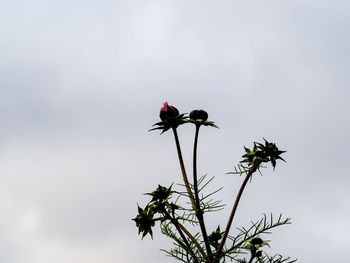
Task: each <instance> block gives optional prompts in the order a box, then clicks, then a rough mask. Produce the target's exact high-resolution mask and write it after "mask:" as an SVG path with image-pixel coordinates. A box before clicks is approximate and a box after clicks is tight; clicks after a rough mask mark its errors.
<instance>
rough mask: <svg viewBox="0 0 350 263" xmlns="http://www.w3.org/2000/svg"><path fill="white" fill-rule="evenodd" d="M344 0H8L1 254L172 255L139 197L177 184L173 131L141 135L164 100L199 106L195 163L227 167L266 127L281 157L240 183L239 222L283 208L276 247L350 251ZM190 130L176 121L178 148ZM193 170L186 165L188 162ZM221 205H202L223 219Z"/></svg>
mask: <svg viewBox="0 0 350 263" xmlns="http://www.w3.org/2000/svg"><path fill="white" fill-rule="evenodd" d="M349 13H350V2H349V1H345V0H343V1H342V0H332V1H330V0H329V1H327V0H324V1H323V0H317V1H316V0H309V1H301V0H293V1H292V0H285V1H261V0H259V1H234V0H232V1H205V0H202V1H188V0H187V1H182V0H176V1H175V0H174V1H169V0H161V1H155V0H149V1H118V0H114V1H109V0H102V1H90V0H88V1H81V0H73V1H65V0H61V1H56V0H52V1H44V0H41V1H40V0H32V1H18V0H13V1H3V2H2V4H1V9H0V122H1V129H0V262H6V263H77V262H84V263H97V262H103V263H112V262H113V263H115V262H118V263H119V262H120V263H139V262H154V263H160V262H162V263H165V262H169V263H170V262H174V260H172V259H171V258H168V257H166V256H165V255H164V254H163V253H162V252H160V251H159V248H167V247H169V245H170V242H169V241H168V240H166V239H165V238H164V237H162V236H161V234H160V233H159V231H158V229H155V234H154V240H151V239H150V238H148V237H147V238H145V239H144V240H143V241H141V240H140V236H138V235H137V229H136V227H135V223H134V222H133V221H131V220H130V219H131V218H133V217H135V215H136V213H137V209H136V208H137V206H136V203H137V202H139V203H140V204H143V205H144V204H145V203H146V201H147V198H145V196H143V195H142V193H145V192H149V191H152V190H153V189H154V188H155V187H156V186H157V184H158V183H160V184H163V185H170V184H171V183H172V182H180V180H181V176H180V170H179V167H178V162H177V159H176V151H175V146H174V142H173V138H172V136H171V134H170V133H166V134H164V135H162V136H159V135H158V133H157V132H153V133H150V132H147V130H148V129H150V128H151V125H152V124H153V123H155V122H157V121H158V113H159V109H160V107H161V106H162V103H163V102H164V101H168V102H169V103H170V104H171V105H175V106H176V107H177V108H178V109H179V110H180V111H181V112H189V111H191V110H193V109H196V108H203V109H205V110H207V111H208V113H209V119H210V120H213V121H215V122H216V123H217V125H218V126H220V129H211V128H206V129H203V130H202V131H201V138H200V144H199V160H198V162H199V173H201V174H204V173H208V174H209V175H210V176H213V175H215V176H216V180H215V184H217V185H218V186H222V185H224V186H225V188H224V190H223V191H222V193H220V194H219V196H218V197H222V198H223V199H224V202H225V203H227V204H228V206H229V207H230V206H231V205H232V203H233V197H234V194H235V193H236V190H237V188H238V187H239V185H240V182H241V180H242V179H241V178H239V177H235V176H229V175H226V174H225V173H226V172H229V171H231V170H232V169H233V167H234V165H235V164H237V163H238V162H239V161H240V156H241V155H242V154H243V145H245V146H248V147H249V146H251V144H252V142H253V141H261V140H262V138H263V137H264V138H266V139H268V140H271V141H275V142H276V144H277V145H278V146H279V147H280V148H281V149H283V150H287V151H288V152H287V153H286V154H285V159H286V160H287V163H279V164H278V165H277V167H276V170H275V172H272V171H271V168H268V169H265V170H264V176H263V177H260V176H256V177H255V178H254V180H253V182H252V183H251V184H249V185H248V188H247V189H246V192H245V195H244V196H243V199H242V202H241V204H240V207H239V210H238V215H237V220H236V221H235V222H234V224H235V226H241V225H242V224H243V225H244V224H245V225H246V224H248V223H249V221H250V220H255V219H259V217H260V216H261V215H262V213H264V212H265V213H269V212H273V213H275V214H276V215H278V214H279V213H280V212H282V213H283V214H284V215H285V216H288V217H291V218H292V221H293V224H292V225H290V226H287V227H282V228H281V229H278V230H277V231H276V232H275V234H273V236H272V237H270V239H271V240H272V243H271V247H272V248H271V253H274V252H278V253H282V254H283V255H286V256H288V255H289V256H291V257H293V258H298V259H299V262H318V263H325V262H337V263H347V262H349V249H348V245H349V244H350V224H349V222H350V221H349V219H350V206H349V204H348V202H349V197H350V193H349V190H348V188H349V185H350V177H349V172H348V164H349V154H348V149H349V143H350V139H349V134H350V125H349V116H348V114H349V110H350V106H349V103H348V100H349V97H350V94H349V93H350V92H349V88H348V83H349V81H350V52H349V46H350V39H349V36H350V32H349V31H350V29H349V27H350V16H349ZM193 133H194V130H193V127H191V126H190V125H188V126H186V127H181V129H180V130H179V134H180V137H181V140H182V145H183V150H184V155H185V158H186V160H189V159H190V158H191V147H192V140H193ZM188 168H190V167H189V163H188ZM229 207H228V208H227V210H225V211H223V212H221V213H220V214H219V215H213V216H210V217H208V220H209V225H212V227H213V228H214V227H215V228H216V226H217V224H222V225H224V224H225V220H226V219H225V218H226V217H227V216H228V213H229V210H230V209H229Z"/></svg>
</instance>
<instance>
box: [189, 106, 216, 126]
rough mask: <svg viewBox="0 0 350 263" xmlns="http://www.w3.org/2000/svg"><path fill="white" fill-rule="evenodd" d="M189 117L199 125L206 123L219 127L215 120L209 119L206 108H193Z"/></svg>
mask: <svg viewBox="0 0 350 263" xmlns="http://www.w3.org/2000/svg"><path fill="white" fill-rule="evenodd" d="M189 117H190V119H189V120H188V121H189V122H191V123H193V124H195V125H196V126H198V127H199V126H201V125H204V126H212V127H215V128H218V126H216V125H215V124H214V122H213V121H208V113H207V112H206V111H204V110H193V111H191V113H190V116H189Z"/></svg>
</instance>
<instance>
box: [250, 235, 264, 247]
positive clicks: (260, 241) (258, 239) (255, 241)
mask: <svg viewBox="0 0 350 263" xmlns="http://www.w3.org/2000/svg"><path fill="white" fill-rule="evenodd" d="M250 243H252V244H253V245H261V244H262V243H264V241H263V240H262V239H261V238H259V237H256V238H253V239H252V241H251V242H250Z"/></svg>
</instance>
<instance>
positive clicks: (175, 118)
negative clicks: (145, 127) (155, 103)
mask: <svg viewBox="0 0 350 263" xmlns="http://www.w3.org/2000/svg"><path fill="white" fill-rule="evenodd" d="M159 117H160V119H161V120H162V121H161V122H157V123H156V124H153V126H156V127H155V128H153V129H150V131H153V130H162V133H163V132H166V131H167V130H169V129H171V128H172V129H176V128H177V127H178V126H179V125H181V124H184V123H186V122H187V120H186V119H187V117H185V116H184V114H179V111H178V109H177V108H175V107H174V106H171V105H169V104H168V102H164V103H163V107H162V108H161V109H160V112H159Z"/></svg>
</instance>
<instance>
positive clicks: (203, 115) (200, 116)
mask: <svg viewBox="0 0 350 263" xmlns="http://www.w3.org/2000/svg"><path fill="white" fill-rule="evenodd" d="M190 118H191V119H192V120H203V121H206V120H207V119H208V113H207V112H206V111H204V110H193V111H191V113H190Z"/></svg>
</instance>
